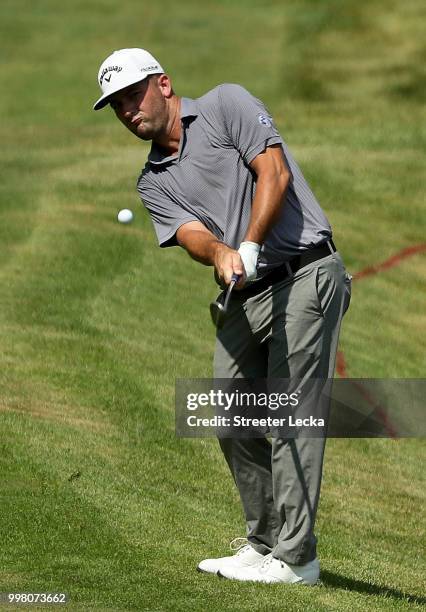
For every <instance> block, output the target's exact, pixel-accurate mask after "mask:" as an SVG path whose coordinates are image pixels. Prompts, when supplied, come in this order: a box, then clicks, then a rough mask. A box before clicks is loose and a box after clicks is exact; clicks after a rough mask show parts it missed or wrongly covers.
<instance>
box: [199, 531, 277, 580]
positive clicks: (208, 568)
mask: <svg viewBox="0 0 426 612" xmlns="http://www.w3.org/2000/svg"><path fill="white" fill-rule="evenodd" d="M230 548H231V550H235V551H237V552H236V554H235V555H230V556H228V557H220V558H219V559H204V560H203V561H201V562H200V563H199V564H198V567H197V570H198V571H199V572H206V573H207V574H217V573H218V571H219V570H222V569H225V568H233V569H237V568H240V569H244V568H249V567H252V566H254V565H256V564H257V563H261V561H262V560H263V559H264V558H265V556H264V555H261V554H260V553H258V552H256V551H255V550H254V548H253V547H252V546H251V545H250V544H249V543H248V542H247V540H246V538H235V540H232V542H231V544H230Z"/></svg>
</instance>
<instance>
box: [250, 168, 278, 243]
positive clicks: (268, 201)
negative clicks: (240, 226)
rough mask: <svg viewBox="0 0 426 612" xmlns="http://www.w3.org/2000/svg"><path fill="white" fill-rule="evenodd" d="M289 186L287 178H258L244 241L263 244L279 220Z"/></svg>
mask: <svg viewBox="0 0 426 612" xmlns="http://www.w3.org/2000/svg"><path fill="white" fill-rule="evenodd" d="M287 185H288V180H286V178H285V177H281V178H278V179H277V178H275V179H274V180H270V179H269V178H268V177H262V176H260V177H259V178H258V181H257V185H256V194H255V197H254V198H253V205H252V210H251V215H250V222H249V226H248V228H247V232H246V235H245V237H244V241H250V242H256V243H257V244H260V245H262V244H263V242H264V241H265V238H266V236H267V234H268V232H269V230H270V229H271V228H272V227H273V225H274V224H275V223H276V222H277V221H278V219H279V216H280V214H281V210H282V206H283V202H284V200H285V194H286V190H287Z"/></svg>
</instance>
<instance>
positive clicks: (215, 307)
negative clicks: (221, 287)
mask: <svg viewBox="0 0 426 612" xmlns="http://www.w3.org/2000/svg"><path fill="white" fill-rule="evenodd" d="M239 279H240V275H239V274H233V275H232V278H231V282H230V283H229V285H228V289H227V291H226V295H225V301H224V302H223V304H222V303H221V302H219V301H215V302H212V303H211V304H210V314H211V317H212V321H213V325H215V326H216V328H217V329H220V328H221V327H222V326H223V323H224V321H225V318H226V312H227V310H228V303H229V299H230V297H231V293H232V289H233V288H234V286H235V284H236V283H238V281H239Z"/></svg>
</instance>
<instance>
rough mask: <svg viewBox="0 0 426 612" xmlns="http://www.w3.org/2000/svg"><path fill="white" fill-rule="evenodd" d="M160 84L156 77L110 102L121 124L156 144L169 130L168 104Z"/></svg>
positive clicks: (113, 96)
mask: <svg viewBox="0 0 426 612" xmlns="http://www.w3.org/2000/svg"><path fill="white" fill-rule="evenodd" d="M162 76H164V75H162ZM160 81H161V77H159V75H157V74H154V75H152V76H151V77H147V78H146V79H144V80H143V81H139V82H138V83H134V84H133V85H129V86H128V87H126V88H125V89H122V90H120V91H118V92H117V93H115V94H113V95H112V96H111V98H110V105H111V107H112V108H113V110H114V112H115V114H116V115H117V117H118V118H119V119H120V121H121V122H122V123H123V124H124V125H125V126H126V127H127V129H129V130H130V131H131V132H133V134H135V135H136V136H138V138H141V139H142V140H155V139H156V137H159V136H161V135H162V134H164V131H165V130H166V128H167V120H168V112H167V103H166V97H165V96H164V95H163V93H162V88H161V86H160Z"/></svg>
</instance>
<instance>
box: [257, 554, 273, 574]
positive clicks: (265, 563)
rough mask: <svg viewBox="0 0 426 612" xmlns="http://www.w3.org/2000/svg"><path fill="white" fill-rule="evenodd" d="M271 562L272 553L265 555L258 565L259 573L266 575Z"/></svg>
mask: <svg viewBox="0 0 426 612" xmlns="http://www.w3.org/2000/svg"><path fill="white" fill-rule="evenodd" d="M272 560H273V556H272V553H269V555H265V556H264V557H263V559H262V561H261V562H260V565H259V572H260V573H261V574H264V573H266V572H267V571H268V570H269V566H270V565H271V563H272Z"/></svg>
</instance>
